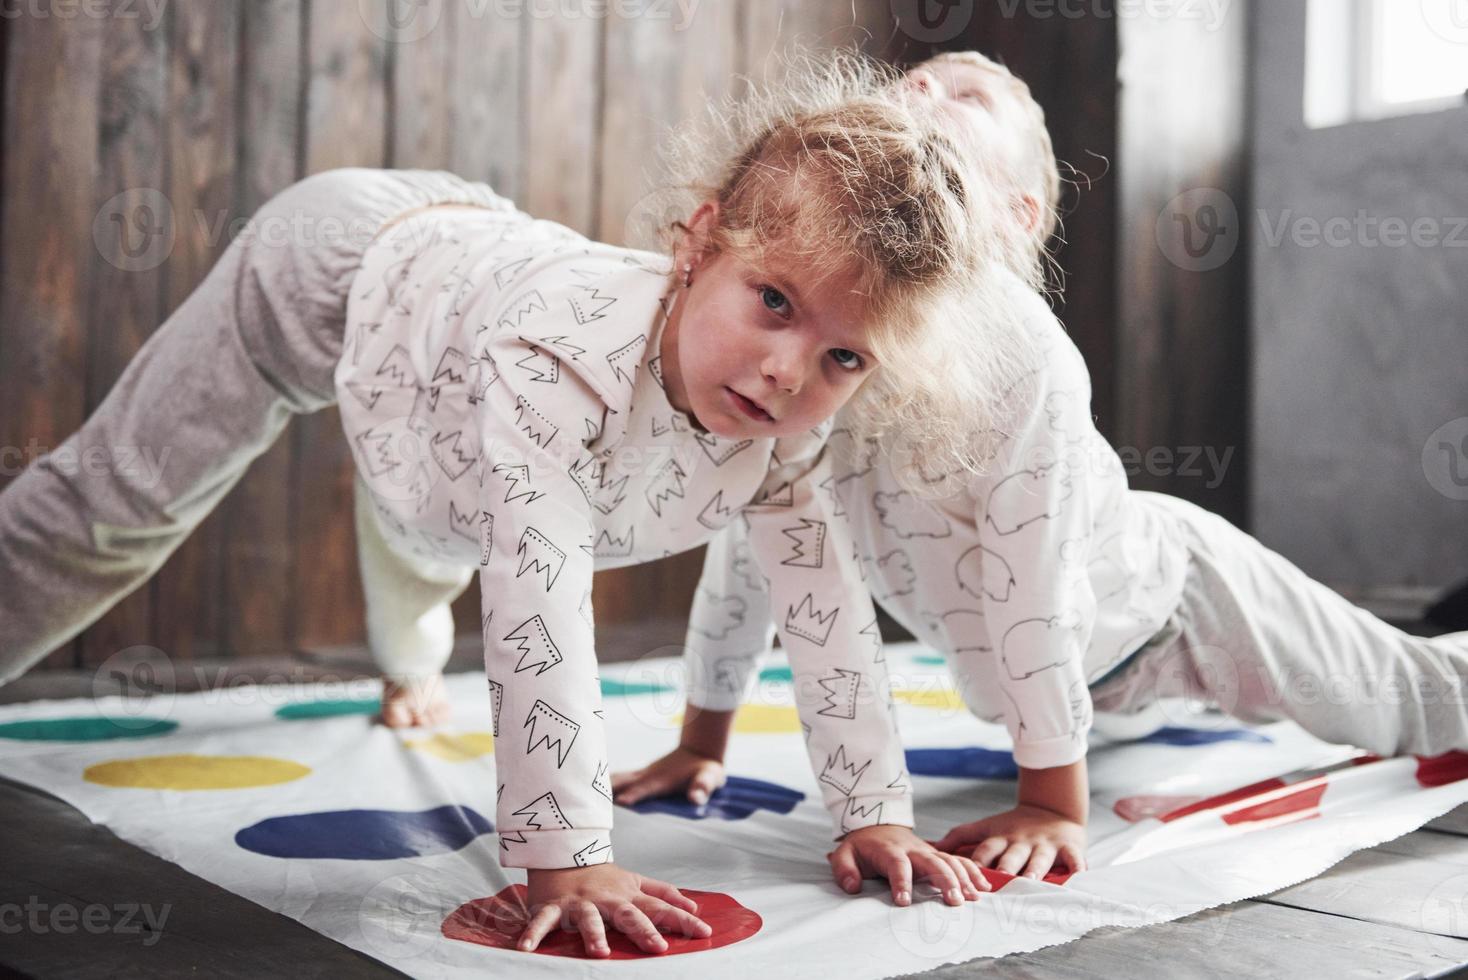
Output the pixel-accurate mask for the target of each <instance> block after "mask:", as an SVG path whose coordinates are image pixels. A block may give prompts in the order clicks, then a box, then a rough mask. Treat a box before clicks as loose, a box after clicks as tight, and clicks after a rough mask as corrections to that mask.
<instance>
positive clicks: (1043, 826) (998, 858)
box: [936, 803, 1086, 878]
mask: <svg viewBox="0 0 1468 980" xmlns="http://www.w3.org/2000/svg"><path fill="white" fill-rule="evenodd" d="M936 843H937V846H938V847H939V848H941V849H943V850H945V851H952V852H953V853H956V854H967V855H969V856H970V857H972V858H973V859H974V860H975V861H977V862H978V863H979V864H981V865H985V866H988V867H993V868H997V869H998V870H1000V871H1006V872H1008V873H1009V874H1013V875H1018V874H1020V873H1021V870H1023V875H1022V877H1025V878H1043V877H1045V875H1046V873H1047V872H1049V871H1050V869H1051V867H1052V866H1055V865H1057V864H1064V865H1065V866H1066V868H1067V869H1068V870H1069V871H1071V872H1076V871H1083V870H1085V867H1086V825H1085V824H1082V823H1077V822H1076V821H1074V820H1071V819H1069V818H1067V817H1063V816H1061V815H1060V814H1058V813H1055V812H1053V811H1051V810H1046V809H1045V808H1044V807H1038V806H1029V805H1026V804H1023V803H1021V804H1020V805H1019V806H1017V807H1015V808H1014V809H1013V810H1007V811H1005V812H1004V813H996V814H995V815H994V816H992V817H985V818H984V819H983V820H975V821H974V822H973V823H965V824H959V825H958V826H957V827H954V828H953V829H952V830H950V831H949V832H948V834H947V836H945V837H944V838H943V839H942V840H940V841H937V842H936ZM1057 859H1058V861H1057Z"/></svg>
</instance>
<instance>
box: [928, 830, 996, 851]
mask: <svg viewBox="0 0 1468 980" xmlns="http://www.w3.org/2000/svg"><path fill="white" fill-rule="evenodd" d="M988 836H989V834H988V833H987V832H986V831H985V830H984V829H983V828H981V827H979V826H977V825H976V824H971V823H966V824H959V825H958V826H957V827H954V828H953V829H952V830H950V831H948V833H946V834H944V835H943V839H942V840H940V841H938V842H937V843H936V844H934V845H933V846H934V847H936V848H937V849H938V850H940V851H956V850H958V849H959V848H960V847H967V846H968V845H970V844H978V843H981V842H982V841H983V840H984V839H985V838H987V837H988Z"/></svg>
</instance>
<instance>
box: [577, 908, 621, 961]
mask: <svg viewBox="0 0 1468 980" xmlns="http://www.w3.org/2000/svg"><path fill="white" fill-rule="evenodd" d="M573 908H574V914H572V915H570V916H568V917H567V918H569V919H570V921H571V924H572V925H573V926H574V928H575V929H577V930H578V931H579V932H580V933H581V945H582V946H584V947H585V948H586V953H587V955H588V956H610V955H611V952H612V949H611V946H610V945H609V944H608V943H607V927H606V925H605V924H604V923H603V922H602V921H601V911H600V910H599V909H598V908H597V907H596V905H595V904H594V903H593V902H590V901H586V900H585V899H583V900H582V901H580V902H577V903H576V905H575V906H574V907H573Z"/></svg>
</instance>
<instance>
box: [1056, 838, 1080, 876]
mask: <svg viewBox="0 0 1468 980" xmlns="http://www.w3.org/2000/svg"><path fill="white" fill-rule="evenodd" d="M1060 859H1061V860H1062V861H1064V862H1065V866H1066V868H1067V869H1068V870H1069V871H1071V872H1072V873H1074V872H1076V871H1084V870H1086V856H1085V855H1084V854H1082V853H1081V849H1080V848H1078V847H1076V846H1075V845H1074V844H1061V845H1060Z"/></svg>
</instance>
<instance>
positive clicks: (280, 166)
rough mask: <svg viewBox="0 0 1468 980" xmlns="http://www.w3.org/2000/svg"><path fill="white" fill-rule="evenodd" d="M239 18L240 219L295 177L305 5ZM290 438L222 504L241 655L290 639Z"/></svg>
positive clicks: (234, 631) (277, 4) (250, 11)
mask: <svg viewBox="0 0 1468 980" xmlns="http://www.w3.org/2000/svg"><path fill="white" fill-rule="evenodd" d="M240 13H241V17H242V21H241V26H240V113H241V116H240V129H241V132H242V134H244V136H243V138H242V139H241V140H240V160H239V213H240V214H241V215H253V214H254V213H255V211H256V210H257V209H258V208H259V207H260V205H262V204H264V203H265V202H266V201H268V200H269V199H270V198H271V197H273V196H274V195H275V194H277V193H278V192H280V191H281V190H284V189H285V188H286V187H287V186H289V185H290V184H291V183H292V182H294V181H295V180H296V179H297V178H298V177H299V176H300V159H301V128H302V116H301V113H302V109H303V105H302V100H301V79H302V76H301V56H302V36H301V30H302V27H303V24H304V20H303V18H304V16H305V10H304V8H303V5H302V0H250V2H248V3H245V4H244V5H243V6H242V8H241V11H240ZM294 424H295V421H294V420H292V426H294ZM291 432H292V428H291V427H287V429H286V431H285V433H284V434H283V435H282V436H281V438H279V439H277V440H276V442H275V445H274V446H272V447H270V449H268V450H266V451H265V452H264V453H263V454H261V456H260V457H259V458H258V459H256V460H255V462H254V463H253V464H251V466H250V469H249V471H248V472H246V473H245V475H244V477H243V478H241V480H240V482H239V485H238V486H236V487H235V489H234V490H233V491H232V492H231V493H230V495H229V497H228V499H227V500H226V501H225V503H224V510H225V514H226V517H225V526H226V536H227V539H228V542H229V545H228V560H227V561H226V562H225V566H224V586H223V588H224V595H225V598H226V604H225V624H224V635H225V646H226V648H227V649H228V650H230V651H232V652H233V653H234V654H236V655H238V656H268V655H271V654H280V653H283V652H285V651H288V650H290V649H291V646H292V644H293V642H294V632H293V628H294V624H293V617H294V611H295V593H294V590H293V589H291V587H290V582H291V577H292V571H293V567H294V561H293V560H294V555H295V541H296V533H295V528H294V526H293V525H292V523H291V520H292V517H293V516H294V508H293V506H292V503H291V474H292V468H293V461H292V458H291Z"/></svg>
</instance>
